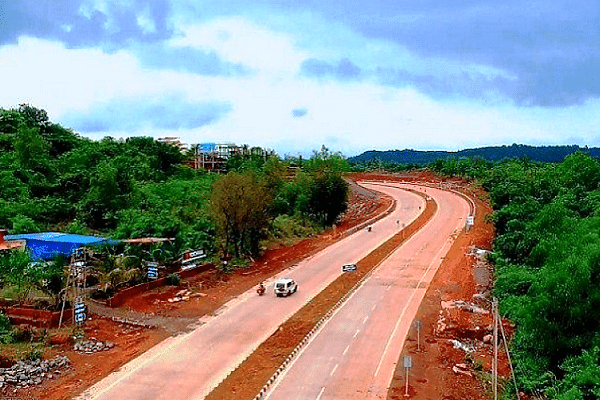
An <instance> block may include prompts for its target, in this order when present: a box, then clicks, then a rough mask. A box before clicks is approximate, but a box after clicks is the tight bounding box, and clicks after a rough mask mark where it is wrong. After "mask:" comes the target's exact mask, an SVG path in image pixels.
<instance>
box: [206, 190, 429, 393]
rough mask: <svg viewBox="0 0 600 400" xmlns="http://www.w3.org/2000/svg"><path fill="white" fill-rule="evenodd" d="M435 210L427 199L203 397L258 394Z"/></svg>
mask: <svg viewBox="0 0 600 400" xmlns="http://www.w3.org/2000/svg"><path fill="white" fill-rule="evenodd" d="M411 191H412V190H411ZM413 192H414V193H416V194H419V195H421V196H423V197H425V198H427V196H426V195H424V194H422V193H420V192H416V191H413ZM436 210H437V204H436V203H435V201H433V200H432V199H431V198H428V200H427V202H426V207H425V210H424V211H423V213H421V214H420V215H419V216H418V217H417V219H415V220H414V221H413V222H411V223H410V224H409V225H408V226H406V227H405V228H404V229H402V230H401V231H399V232H398V233H397V234H396V235H394V236H393V237H392V238H390V239H389V240H387V241H386V242H384V243H383V244H381V245H380V246H379V247H378V248H376V249H375V250H373V251H372V252H371V253H369V254H368V255H367V256H365V257H364V258H363V259H361V260H360V261H359V262H358V263H357V265H358V271H356V272H353V273H347V274H342V275H340V276H339V277H338V278H337V279H336V280H335V281H333V282H332V283H331V284H329V286H327V287H326V288H325V289H324V290H323V291H322V292H321V293H319V294H318V295H317V296H315V297H314V298H313V299H312V300H311V301H310V302H308V303H307V304H306V305H305V306H304V307H302V308H301V309H300V310H298V311H297V312H296V313H295V314H294V315H293V316H292V317H290V318H289V319H288V320H287V321H285V322H284V323H282V324H281V325H280V326H279V328H278V329H277V330H276V331H275V332H274V333H273V334H272V335H271V336H270V337H269V338H268V339H267V340H265V341H264V342H263V343H262V344H261V345H260V346H259V347H258V348H257V349H256V350H255V351H254V352H253V353H252V354H251V355H250V356H248V358H246V360H244V362H242V364H240V365H239V366H238V367H237V368H236V369H235V370H234V371H233V372H232V373H231V374H230V375H229V376H228V377H227V378H226V379H225V380H224V381H223V382H221V383H220V384H219V386H217V387H216V388H215V389H214V390H213V391H212V392H211V393H209V395H208V396H207V397H206V399H207V400H216V399H231V398H237V399H252V398H254V397H255V396H256V395H258V394H259V392H260V391H261V389H262V388H263V386H264V385H265V384H266V383H267V381H268V380H269V379H270V378H271V376H273V375H274V374H275V372H276V371H277V369H278V368H279V367H280V366H281V365H282V364H283V363H284V361H285V360H286V358H287V357H288V356H289V355H290V354H291V353H292V352H293V351H294V349H295V348H296V347H297V346H298V345H299V344H300V343H301V342H302V340H303V339H304V337H305V336H306V335H307V334H308V333H309V332H310V331H311V330H312V329H313V328H314V327H315V325H316V324H317V323H318V322H319V320H320V319H321V318H323V316H325V315H326V314H327V312H328V311H329V310H331V309H332V308H333V307H334V306H335V305H336V303H337V302H338V301H339V300H340V299H342V298H343V297H344V295H345V294H346V293H348V291H350V290H351V289H352V288H353V287H354V286H355V285H356V284H357V283H358V282H359V281H360V280H361V279H363V277H364V276H365V275H367V274H368V273H369V272H371V270H373V268H375V267H376V266H377V265H379V264H380V263H381V262H382V261H383V260H384V259H385V258H387V257H388V255H389V254H391V253H392V252H393V251H394V250H395V249H397V248H398V247H399V246H400V245H402V243H404V242H405V241H406V240H408V239H409V238H410V237H411V236H412V235H413V234H414V233H415V232H417V231H418V230H419V229H420V228H421V227H422V226H423V225H425V223H426V222H427V221H429V220H430V219H431V218H432V217H433V215H434V214H435V212H436Z"/></svg>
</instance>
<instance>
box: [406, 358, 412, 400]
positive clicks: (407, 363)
mask: <svg viewBox="0 0 600 400" xmlns="http://www.w3.org/2000/svg"><path fill="white" fill-rule="evenodd" d="M411 367H412V357H411V356H404V368H406V391H405V393H404V397H408V370H409V369H410V368H411Z"/></svg>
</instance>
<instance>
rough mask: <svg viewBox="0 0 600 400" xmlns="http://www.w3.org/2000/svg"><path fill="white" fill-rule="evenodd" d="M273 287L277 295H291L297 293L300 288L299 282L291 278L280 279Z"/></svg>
mask: <svg viewBox="0 0 600 400" xmlns="http://www.w3.org/2000/svg"><path fill="white" fill-rule="evenodd" d="M273 287H274V290H275V294H276V295H277V297H282V296H289V295H290V294H292V293H296V290H298V284H297V283H296V282H295V281H294V280H293V279H290V278H283V279H280V280H278V281H277V282H275V285H274V286H273Z"/></svg>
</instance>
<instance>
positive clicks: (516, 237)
mask: <svg viewBox="0 0 600 400" xmlns="http://www.w3.org/2000/svg"><path fill="white" fill-rule="evenodd" d="M429 168H430V169H432V170H434V171H436V172H439V173H441V174H444V175H447V176H459V177H465V178H469V179H473V180H474V181H476V182H477V183H479V184H480V185H482V186H483V187H484V188H485V189H486V190H487V191H488V192H489V195H490V199H491V202H492V205H493V207H494V209H495V214H494V223H495V226H496V234H497V237H496V239H495V242H494V252H493V255H492V257H491V259H492V261H493V263H494V264H495V267H496V286H495V294H496V296H497V297H498V298H499V300H500V309H501V312H502V313H503V315H505V316H507V317H509V318H510V319H511V320H512V321H513V322H514V323H515V324H516V333H515V336H514V337H513V339H512V343H511V351H512V356H513V360H514V362H515V368H516V373H517V378H518V385H519V386H520V388H521V389H524V390H527V391H530V392H531V393H535V394H538V395H539V394H545V396H547V398H552V399H565V400H566V399H596V398H598V397H599V395H600V358H599V350H598V349H599V348H600V236H599V233H600V186H599V185H600V163H599V162H598V160H597V159H595V158H593V157H591V156H590V155H588V154H587V153H584V152H577V153H574V154H571V155H569V156H567V157H566V158H565V159H564V160H563V161H562V162H561V163H539V162H532V161H530V160H528V159H506V160H503V161H500V162H496V163H491V162H488V161H484V160H483V159H480V158H474V159H469V158H447V159H444V160H436V161H434V162H433V163H431V164H430V165H429ZM390 169H395V170H408V169H410V167H406V166H398V165H396V166H392V168H390ZM505 396H506V397H505V398H511V396H514V392H513V391H512V390H510V389H509V390H507V393H505ZM538 397H539V396H538Z"/></svg>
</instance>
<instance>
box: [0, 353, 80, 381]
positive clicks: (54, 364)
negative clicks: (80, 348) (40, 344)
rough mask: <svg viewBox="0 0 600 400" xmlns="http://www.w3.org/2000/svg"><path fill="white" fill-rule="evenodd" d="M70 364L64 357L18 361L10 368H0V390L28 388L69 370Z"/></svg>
mask: <svg viewBox="0 0 600 400" xmlns="http://www.w3.org/2000/svg"><path fill="white" fill-rule="evenodd" d="M70 364H71V362H70V361H69V359H68V358H67V357H65V356H56V357H54V358H52V359H50V360H47V361H42V360H34V361H19V362H18V363H16V364H15V365H13V366H12V367H10V368H0V388H2V387H4V386H7V385H13V386H20V387H24V388H27V387H30V386H34V385H39V384H41V383H42V382H44V380H46V379H52V378H54V377H55V376H57V375H60V374H61V373H62V372H63V371H64V370H66V369H67V368H69V366H70Z"/></svg>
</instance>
